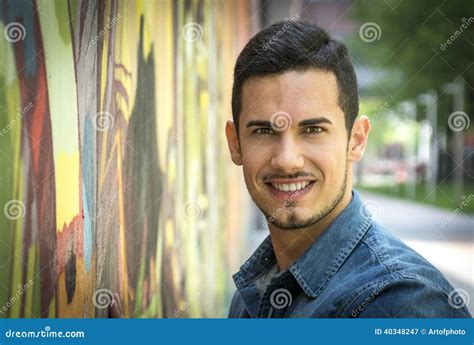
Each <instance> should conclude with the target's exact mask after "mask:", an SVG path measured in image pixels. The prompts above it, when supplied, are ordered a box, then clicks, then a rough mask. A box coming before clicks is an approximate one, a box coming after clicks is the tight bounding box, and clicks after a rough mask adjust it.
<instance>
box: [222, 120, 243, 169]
mask: <svg viewBox="0 0 474 345" xmlns="http://www.w3.org/2000/svg"><path fill="white" fill-rule="evenodd" d="M225 135H226V137H227V145H228V146H229V151H230V156H231V158H232V162H234V164H236V165H242V164H243V160H242V153H241V151H240V143H239V136H238V134H237V129H236V127H235V124H234V122H233V121H231V120H229V121H227V123H226V125H225Z"/></svg>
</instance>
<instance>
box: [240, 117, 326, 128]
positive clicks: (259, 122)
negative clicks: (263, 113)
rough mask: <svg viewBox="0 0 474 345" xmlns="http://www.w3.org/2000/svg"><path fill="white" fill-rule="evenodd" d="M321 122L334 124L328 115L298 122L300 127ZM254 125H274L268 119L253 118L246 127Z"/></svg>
mask: <svg viewBox="0 0 474 345" xmlns="http://www.w3.org/2000/svg"><path fill="white" fill-rule="evenodd" d="M321 123H327V124H329V125H332V122H331V120H329V119H328V118H326V117H315V118H312V119H306V120H303V121H300V123H298V127H306V126H315V125H319V124H321ZM252 126H259V127H272V125H271V122H270V121H267V120H252V121H249V122H247V126H246V128H249V127H252Z"/></svg>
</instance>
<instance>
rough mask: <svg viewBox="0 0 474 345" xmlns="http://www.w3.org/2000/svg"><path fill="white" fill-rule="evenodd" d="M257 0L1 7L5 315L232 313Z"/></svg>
mask: <svg viewBox="0 0 474 345" xmlns="http://www.w3.org/2000/svg"><path fill="white" fill-rule="evenodd" d="M255 5H256V2H255V1H250V0H249V1H98V0H96V1H95V0H91V1H83V0H69V1H36V2H35V1H26V0H25V1H3V2H2V3H1V4H0V29H1V31H2V32H3V34H4V35H3V36H4V38H5V39H1V40H0V155H1V157H0V164H1V168H0V206H1V207H2V209H3V213H1V217H0V307H1V306H4V307H3V308H2V309H1V311H0V317H107V316H108V311H107V308H105V307H106V306H107V302H108V301H109V300H110V294H111V293H115V292H117V293H119V294H120V296H121V299H122V303H123V306H124V314H125V316H126V317H207V316H213V317H220V316H225V312H226V306H227V304H228V299H229V296H230V293H231V291H232V289H233V287H232V286H231V280H230V276H231V274H232V272H233V271H234V270H235V269H236V268H237V264H238V263H239V262H240V260H241V259H242V250H241V249H239V248H241V247H242V246H243V245H240V244H242V242H243V240H244V236H245V234H244V233H243V226H244V224H243V223H242V219H245V215H244V214H243V213H244V211H241V210H243V209H245V208H244V207H242V204H243V203H244V197H243V196H242V195H243V194H244V192H243V188H242V186H243V185H242V181H241V180H240V177H239V176H238V174H236V172H235V171H234V170H230V169H229V165H230V164H229V161H228V157H227V149H226V144H225V138H224V133H223V128H224V124H225V120H226V119H227V118H229V117H230V107H229V104H230V91H231V90H230V88H231V85H232V68H233V63H234V59H235V57H236V54H237V53H238V51H239V49H240V48H241V47H242V45H243V44H244V43H245V41H246V40H247V39H248V37H250V35H251V33H252V32H254V31H255V29H256V25H257V23H256V19H252V18H251V16H250V13H251V12H252V11H251V10H252V8H253V7H254V6H255Z"/></svg>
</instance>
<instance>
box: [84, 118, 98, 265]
mask: <svg viewBox="0 0 474 345" xmlns="http://www.w3.org/2000/svg"><path fill="white" fill-rule="evenodd" d="M83 133H84V138H83V145H82V152H81V155H82V200H83V206H82V207H83V209H84V262H85V264H86V271H89V269H90V266H91V261H92V240H93V237H94V233H95V231H94V230H95V225H96V212H95V199H94V185H95V178H94V176H95V175H94V171H95V169H94V157H95V152H94V151H93V148H94V147H95V146H94V144H93V140H94V133H95V132H94V130H93V128H92V123H91V120H90V116H86V118H85V121H84V131H83Z"/></svg>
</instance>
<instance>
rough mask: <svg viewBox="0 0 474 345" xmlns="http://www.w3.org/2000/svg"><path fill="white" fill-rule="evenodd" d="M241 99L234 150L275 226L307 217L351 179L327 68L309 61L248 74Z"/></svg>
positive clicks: (320, 211)
mask: <svg viewBox="0 0 474 345" xmlns="http://www.w3.org/2000/svg"><path fill="white" fill-rule="evenodd" d="M241 101H242V111H241V114H240V124H239V141H240V147H239V148H238V150H239V151H240V152H239V154H240V157H241V162H240V163H241V164H242V165H243V172H244V177H245V183H246V185H247V188H248V191H249V193H250V195H251V197H252V199H253V200H254V202H255V203H256V204H257V206H258V207H259V208H260V209H261V210H262V212H263V213H264V214H265V216H266V217H267V220H268V221H269V222H271V223H273V224H274V225H276V226H277V227H279V228H282V229H296V228H304V227H308V226H311V225H313V224H314V223H316V222H317V221H318V220H320V219H321V218H323V217H324V216H325V215H327V214H328V213H329V212H330V211H331V210H333V209H334V208H335V207H336V206H337V205H338V203H339V202H340V200H341V199H342V197H343V196H344V195H345V193H347V191H348V190H349V192H350V187H351V186H349V189H348V188H347V172H348V159H347V147H348V133H347V129H346V126H345V118H344V113H343V111H342V110H341V108H340V106H339V104H338V88H337V82H336V77H335V75H334V74H333V73H332V72H325V71H321V70H316V69H310V70H307V71H304V72H296V71H291V72H287V73H284V74H281V75H275V76H263V77H253V78H250V79H248V80H247V81H245V83H244V85H243V89H242V100H241ZM234 162H235V160H234ZM238 163H239V162H238Z"/></svg>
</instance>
